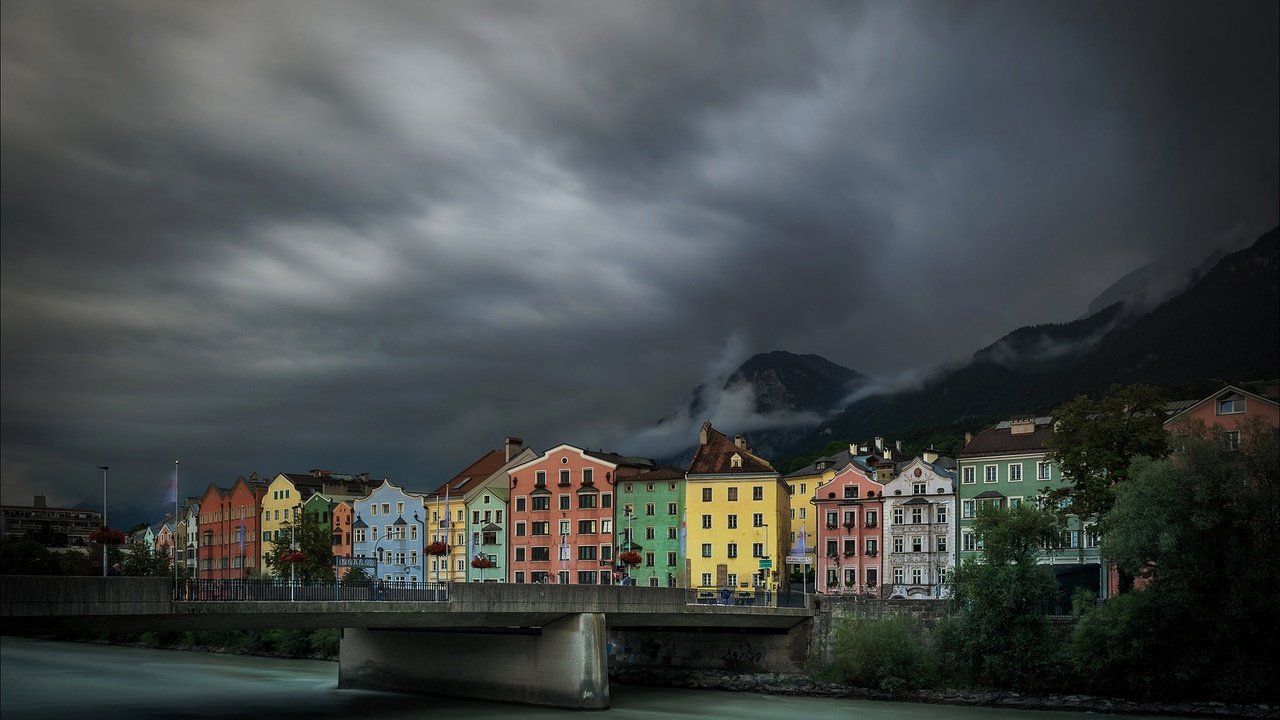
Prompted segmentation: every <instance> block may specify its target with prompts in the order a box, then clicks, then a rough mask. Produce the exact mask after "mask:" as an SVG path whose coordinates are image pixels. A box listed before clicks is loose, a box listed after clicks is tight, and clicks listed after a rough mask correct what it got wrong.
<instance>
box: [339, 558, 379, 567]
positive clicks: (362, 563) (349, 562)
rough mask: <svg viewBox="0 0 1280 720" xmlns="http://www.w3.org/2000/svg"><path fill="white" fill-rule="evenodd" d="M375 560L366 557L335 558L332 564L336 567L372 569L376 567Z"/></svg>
mask: <svg viewBox="0 0 1280 720" xmlns="http://www.w3.org/2000/svg"><path fill="white" fill-rule="evenodd" d="M377 562H378V561H377V559H376V558H367V557H335V558H334V559H333V564H334V565H335V566H337V567H340V568H341V567H358V568H374V567H377Z"/></svg>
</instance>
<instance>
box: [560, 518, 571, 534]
mask: <svg viewBox="0 0 1280 720" xmlns="http://www.w3.org/2000/svg"><path fill="white" fill-rule="evenodd" d="M572 523H573V521H572V520H561V521H560V534H561V535H568V534H569V526H570V525H571V524H572Z"/></svg>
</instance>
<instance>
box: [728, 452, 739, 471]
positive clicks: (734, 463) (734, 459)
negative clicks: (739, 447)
mask: <svg viewBox="0 0 1280 720" xmlns="http://www.w3.org/2000/svg"><path fill="white" fill-rule="evenodd" d="M729 467H731V468H740V467H742V456H741V455H739V454H738V453H734V454H733V455H731V456H729Z"/></svg>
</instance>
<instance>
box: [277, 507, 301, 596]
mask: <svg viewBox="0 0 1280 720" xmlns="http://www.w3.org/2000/svg"><path fill="white" fill-rule="evenodd" d="M280 524H281V525H284V526H285V527H287V528H289V602H293V598H294V594H293V591H294V587H295V579H296V576H295V574H294V571H295V569H296V568H297V567H298V559H297V557H296V556H295V555H294V553H296V552H297V551H298V547H297V542H296V536H295V535H294V532H293V531H294V527H293V523H292V522H290V521H289V520H285V521H284V522H282V523H280Z"/></svg>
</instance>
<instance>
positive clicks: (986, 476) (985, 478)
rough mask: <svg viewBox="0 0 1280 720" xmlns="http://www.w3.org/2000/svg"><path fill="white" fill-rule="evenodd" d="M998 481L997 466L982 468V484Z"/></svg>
mask: <svg viewBox="0 0 1280 720" xmlns="http://www.w3.org/2000/svg"><path fill="white" fill-rule="evenodd" d="M998 479H999V478H998V477H997V475H996V466H995V465H987V466H985V467H983V468H982V482H984V483H993V482H995V481H996V480H998Z"/></svg>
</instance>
